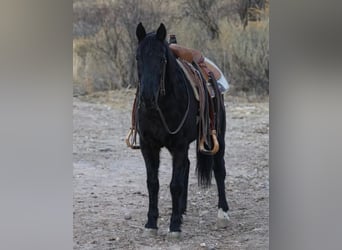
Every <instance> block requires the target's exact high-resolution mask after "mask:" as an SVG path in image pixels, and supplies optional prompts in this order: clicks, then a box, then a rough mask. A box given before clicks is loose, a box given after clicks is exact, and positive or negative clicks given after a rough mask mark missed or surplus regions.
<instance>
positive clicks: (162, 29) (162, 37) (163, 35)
mask: <svg viewBox="0 0 342 250" xmlns="http://www.w3.org/2000/svg"><path fill="white" fill-rule="evenodd" d="M157 38H158V39H159V40H160V41H164V40H165V38H166V28H165V26H164V24H163V23H161V24H160V26H159V28H158V30H157Z"/></svg>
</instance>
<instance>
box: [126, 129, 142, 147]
mask: <svg viewBox="0 0 342 250" xmlns="http://www.w3.org/2000/svg"><path fill="white" fill-rule="evenodd" d="M136 135H137V131H136V130H135V129H134V128H130V130H129V132H128V134H127V136H126V140H125V141H126V144H127V147H130V148H131V149H139V148H140V146H139V145H137V141H136Z"/></svg>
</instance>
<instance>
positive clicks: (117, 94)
mask: <svg viewBox="0 0 342 250" xmlns="http://www.w3.org/2000/svg"><path fill="white" fill-rule="evenodd" d="M133 97H134V91H133V90H122V91H112V92H108V93H96V94H93V95H91V96H83V97H74V102H73V110H74V117H73V122H74V132H73V140H74V141H73V144H74V148H73V159H74V160H73V162H74V175H73V186H74V249H82V250H85V249H99V250H109V249H163V250H164V249H173V250H176V249H186V250H190V249H234V250H235V249H236V250H238V249H268V246H269V231H268V217H269V205H268V204H269V202H268V200H269V179H268V176H269V166H268V155H269V147H268V145H269V143H268V142H269V107H268V102H254V103H248V102H246V101H237V100H234V99H232V98H230V99H231V100H229V101H226V104H225V105H226V112H227V133H226V144H227V146H226V153H225V161H226V169H227V178H226V192H227V199H228V203H229V206H230V212H229V215H230V218H231V221H230V223H229V226H228V227H227V228H225V229H217V228H216V218H217V190H216V184H215V181H214V180H213V185H212V187H211V188H209V189H201V188H199V187H198V186H197V179H196V175H195V162H196V159H195V145H194V144H195V143H193V144H192V145H191V147H190V150H189V159H190V162H191V165H190V176H189V195H188V211H187V215H186V217H185V219H184V223H183V226H182V230H183V238H182V239H178V240H175V239H169V238H168V237H167V230H168V225H169V220H170V213H171V195H170V191H169V182H170V180H171V157H170V155H169V153H168V152H167V151H166V150H164V149H163V150H162V153H161V166H160V173H159V179H160V192H159V212H160V218H159V220H158V222H159V224H158V226H159V232H158V236H155V237H153V236H149V237H146V235H144V224H145V222H146V218H147V217H146V214H147V208H148V196H147V188H146V174H145V166H144V163H143V158H142V156H141V153H140V151H139V150H132V149H130V148H127V146H126V144H125V142H124V138H125V136H126V134H127V132H128V128H129V127H130V112H131V106H132V102H133Z"/></svg>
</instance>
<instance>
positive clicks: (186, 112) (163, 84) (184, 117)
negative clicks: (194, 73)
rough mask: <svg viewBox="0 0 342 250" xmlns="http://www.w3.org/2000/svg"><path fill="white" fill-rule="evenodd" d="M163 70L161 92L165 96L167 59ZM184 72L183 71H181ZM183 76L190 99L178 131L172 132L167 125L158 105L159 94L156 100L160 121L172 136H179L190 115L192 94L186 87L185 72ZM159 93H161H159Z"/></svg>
mask: <svg viewBox="0 0 342 250" xmlns="http://www.w3.org/2000/svg"><path fill="white" fill-rule="evenodd" d="M163 64H164V65H163V68H162V70H163V71H162V75H161V78H160V88H159V90H160V92H161V95H163V96H164V95H165V69H166V64H167V60H166V59H165V61H164V63H163ZM181 72H182V71H181ZM182 76H183V80H184V85H185V88H186V93H187V97H188V104H187V107H186V111H185V113H184V116H183V118H182V120H181V122H180V123H179V125H178V127H177V129H175V130H174V131H171V130H170V128H169V126H168V125H167V123H166V120H165V117H164V115H163V112H162V111H161V109H160V107H159V105H158V97H159V93H158V94H157V98H156V109H157V111H158V113H159V116H160V119H161V121H162V123H163V126H164V128H165V130H166V131H167V132H168V133H169V134H170V135H175V134H177V133H178V132H179V131H180V130H181V128H182V127H183V125H184V123H185V119H186V118H187V116H188V114H189V109H190V94H189V88H188V86H187V85H186V80H185V77H184V72H182ZM158 92H159V91H158Z"/></svg>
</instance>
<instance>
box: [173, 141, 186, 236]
mask: <svg viewBox="0 0 342 250" xmlns="http://www.w3.org/2000/svg"><path fill="white" fill-rule="evenodd" d="M187 152H188V147H183V148H181V147H178V148H177V149H176V150H174V151H172V152H171V153H172V160H173V162H172V165H173V166H172V167H173V169H172V179H171V183H170V191H171V197H172V214H171V221H170V236H171V237H180V236H181V234H180V232H181V224H182V213H183V212H184V211H185V208H186V197H187V193H186V190H185V189H187V188H188V187H187V186H186V185H187V178H188V176H187V175H188V174H189V160H188V157H187Z"/></svg>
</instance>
